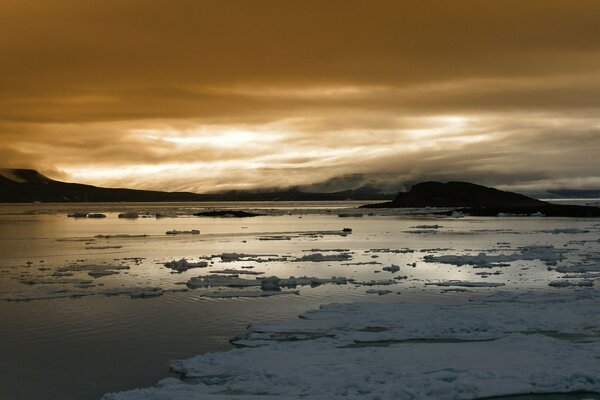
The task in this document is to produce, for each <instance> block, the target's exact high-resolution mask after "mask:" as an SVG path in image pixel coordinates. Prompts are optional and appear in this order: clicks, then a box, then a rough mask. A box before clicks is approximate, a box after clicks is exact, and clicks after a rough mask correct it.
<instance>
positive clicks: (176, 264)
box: [164, 258, 208, 272]
mask: <svg viewBox="0 0 600 400" xmlns="http://www.w3.org/2000/svg"><path fill="white" fill-rule="evenodd" d="M164 266H165V267H167V268H170V269H173V270H175V271H177V272H184V271H187V270H188V269H190V268H206V267H208V261H198V262H189V261H188V260H186V259H185V258H182V259H180V260H174V261H168V262H166V263H165V264H164Z"/></svg>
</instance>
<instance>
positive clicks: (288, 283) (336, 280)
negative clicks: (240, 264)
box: [260, 276, 348, 290]
mask: <svg viewBox="0 0 600 400" xmlns="http://www.w3.org/2000/svg"><path fill="white" fill-rule="evenodd" d="M260 282H261V288H262V289H263V290H279V289H280V288H282V287H292V288H293V287H296V286H306V285H310V286H319V285H323V284H326V283H332V284H336V285H345V284H347V283H348V278H346V277H344V276H334V277H332V278H329V279H322V278H316V277H314V276H311V277H308V276H301V277H298V278H296V277H293V276H290V277H289V278H279V277H277V276H269V277H266V278H262V279H260Z"/></svg>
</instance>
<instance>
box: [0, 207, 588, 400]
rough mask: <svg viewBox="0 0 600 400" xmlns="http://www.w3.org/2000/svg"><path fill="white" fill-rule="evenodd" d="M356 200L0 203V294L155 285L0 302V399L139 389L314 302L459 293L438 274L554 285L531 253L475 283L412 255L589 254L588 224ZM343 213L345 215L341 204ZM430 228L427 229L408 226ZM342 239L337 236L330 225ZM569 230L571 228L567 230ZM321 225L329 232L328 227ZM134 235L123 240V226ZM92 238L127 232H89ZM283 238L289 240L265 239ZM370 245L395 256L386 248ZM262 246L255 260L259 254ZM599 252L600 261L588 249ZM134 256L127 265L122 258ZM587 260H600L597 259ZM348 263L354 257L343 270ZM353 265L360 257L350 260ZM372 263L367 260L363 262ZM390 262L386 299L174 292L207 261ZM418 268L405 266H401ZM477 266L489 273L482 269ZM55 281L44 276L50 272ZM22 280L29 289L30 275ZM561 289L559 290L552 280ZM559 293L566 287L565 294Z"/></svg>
mask: <svg viewBox="0 0 600 400" xmlns="http://www.w3.org/2000/svg"><path fill="white" fill-rule="evenodd" d="M356 205H357V203H352V202H348V203H339V202H336V203H322V202H319V203H301V204H298V203H243V204H229V205H223V203H217V204H194V205H190V204H172V203H171V204H164V203H162V204H57V205H48V204H26V205H0V296H8V295H14V294H15V293H16V294H19V295H21V296H25V297H26V296H27V295H28V294H36V295H37V294H39V293H46V292H47V291H49V290H50V291H58V290H61V289H62V288H64V289H65V290H73V287H74V286H76V285H75V284H72V283H65V282H67V281H65V279H78V280H91V281H93V283H92V285H93V286H91V287H90V288H86V289H83V290H86V291H92V292H94V291H98V292H103V291H106V290H108V289H114V288H121V289H123V288H136V287H138V288H139V287H159V288H161V289H164V290H166V291H167V292H166V293H165V294H164V295H162V296H160V297H155V298H147V299H131V298H129V296H127V295H122V296H105V295H102V294H100V295H93V296H85V297H81V298H60V299H44V300H35V301H18V302H16V301H0V327H1V329H0V354H2V358H1V361H0V398H3V399H4V398H7V399H49V400H50V399H61V400H62V399H64V400H69V399H78V400H79V399H97V398H99V397H101V395H102V394H103V393H106V392H110V391H118V390H125V389H130V388H134V387H143V386H150V385H153V384H154V383H156V382H157V381H158V380H159V379H162V378H164V377H165V376H167V375H168V366H169V361H170V360H174V359H178V358H186V357H189V356H192V355H195V354H199V353H205V352H208V351H221V350H226V349H229V348H230V347H231V346H230V344H229V342H228V340H229V339H230V338H231V337H233V336H234V335H235V334H236V333H238V332H240V331H242V330H243V329H244V328H245V327H246V326H247V325H248V324H249V323H252V322H253V321H258V320H263V319H279V318H294V317H295V316H296V315H298V314H300V313H302V312H304V311H306V310H307V309H311V308H315V307H317V306H319V305H320V304H323V303H330V302H347V301H401V300H402V297H403V296H423V295H424V294H427V296H432V295H433V296H464V295H468V294H469V293H472V292H473V291H489V290H493V289H488V288H475V289H470V292H467V293H466V294H465V293H443V291H442V288H439V287H435V286H425V285H424V283H425V282H427V281H431V280H440V279H461V280H470V281H486V282H490V281H493V282H501V283H505V284H506V287H505V288H506V289H507V290H524V289H527V290H561V289H554V288H549V287H548V282H549V281H551V280H553V279H556V278H557V276H558V275H557V273H556V272H554V271H549V270H548V265H546V264H545V263H544V262H543V261H540V260H533V261H518V262H515V263H513V264H512V265H511V266H510V267H505V268H501V269H496V270H494V271H499V272H501V274H499V275H493V276H490V277H487V278H484V277H482V276H481V275H478V274H477V273H478V272H481V271H482V270H480V269H473V268H470V267H457V266H452V265H446V264H436V263H425V262H423V258H424V256H425V255H427V254H436V255H439V254H465V253H468V254H477V253H478V252H488V253H489V252H513V251H516V249H518V248H519V247H522V246H539V245H544V246H553V247H554V248H555V249H560V250H562V251H563V252H564V257H565V259H564V260H563V261H561V262H563V263H569V262H570V263H573V262H581V261H582V260H583V261H585V260H586V259H585V258H586V257H588V259H589V257H590V255H591V256H592V257H593V256H594V255H598V254H600V244H599V243H598V237H599V236H598V233H599V231H600V223H599V222H598V221H597V220H593V219H566V218H565V219H561V218H533V217H531V218H511V217H506V218H462V219H451V218H435V217H414V216H413V217H411V216H407V215H385V213H384V215H379V214H375V215H367V214H365V215H363V216H362V217H347V218H341V217H339V216H338V214H342V215H345V214H346V213H350V214H352V213H356V212H357V211H355V210H353V209H354V207H356ZM207 207H221V208H223V207H235V208H243V209H256V210H263V211H265V212H266V213H267V214H269V215H266V216H260V217H255V218H246V219H235V218H198V217H191V216H189V214H190V213H191V212H193V211H195V210H199V209H204V208H207ZM132 210H135V211H143V212H149V213H155V212H161V213H167V214H180V216H179V217H178V218H161V219H156V218H138V219H135V220H127V219H119V218H117V214H118V213H120V212H127V211H132ZM348 210H349V211H348ZM74 211H87V212H103V213H105V214H106V215H107V218H104V219H73V218H67V216H66V215H67V213H70V212H74ZM422 225H439V228H435V229H424V228H416V227H418V226H422ZM345 227H349V228H352V229H353V232H352V234H350V235H347V236H342V235H339V234H338V233H339V231H340V230H341V229H342V228H345ZM171 229H177V230H190V229H199V230H200V231H201V234H200V235H193V236H191V235H184V236H169V235H165V232H166V231H167V230H171ZM566 229H569V230H571V232H572V233H562V232H567V231H565V230H566ZM332 232H333V233H332ZM142 234H143V235H146V236H144V237H136V236H135V235H142ZM96 235H133V236H130V237H113V238H97V237H95V236H96ZM273 237H280V238H281V237H285V238H288V237H289V240H264V239H265V238H273ZM342 249H343V250H347V251H348V252H350V253H351V255H352V259H351V260H347V261H345V262H339V261H332V262H318V263H317V262H295V261H292V260H293V259H294V258H297V257H301V256H303V255H306V254H312V253H316V252H323V250H336V251H330V252H324V254H334V253H335V254H337V253H339V252H340V251H341V250H342ZM374 249H392V250H400V249H405V250H403V251H397V252H390V251H385V250H383V251H382V250H374ZM232 252H236V253H246V254H253V255H264V256H263V258H269V257H274V258H281V257H286V258H287V260H286V261H284V260H276V261H269V262H256V261H245V262H242V261H240V262H233V263H226V262H223V261H222V260H221V259H220V258H219V257H216V255H218V254H221V253H232ZM267 255H268V256H267ZM182 257H185V258H188V259H190V260H193V261H196V260H199V259H207V260H210V261H213V262H214V263H213V264H211V266H210V267H209V268H203V269H191V270H189V271H187V272H184V273H181V274H173V273H172V271H170V270H168V269H166V268H164V267H163V263H164V262H166V261H170V260H174V259H180V258H182ZM599 257H600V256H599ZM134 259H136V260H137V261H134ZM599 259H600V258H599ZM348 263H353V265H348ZM359 263H362V264H359ZM366 263H379V264H366ZM392 263H393V264H397V265H399V266H400V267H401V271H400V274H402V275H407V276H408V279H406V280H400V281H398V283H397V284H395V285H393V286H389V287H388V286H386V287H382V288H384V289H385V288H389V289H390V290H392V293H391V294H389V295H386V296H377V295H373V294H367V293H366V289H368V287H365V286H360V285H351V284H349V285H340V286H337V285H323V286H319V287H314V288H311V287H302V288H300V289H299V290H300V294H299V295H285V296H275V297H267V298H233V299H211V298H207V297H204V296H203V294H205V293H207V292H209V291H211V290H212V289H196V290H189V291H181V290H182V289H185V285H183V284H184V283H185V282H186V281H187V280H188V279H189V278H190V277H193V276H198V275H203V274H208V273H210V271H211V270H216V269H223V268H239V267H241V266H253V267H254V269H253V270H254V271H259V272H264V273H265V275H266V276H269V275H277V276H280V277H289V276H303V275H306V276H317V277H320V278H329V277H332V276H346V277H348V278H353V279H356V280H370V279H390V278H391V277H392V276H393V275H392V274H390V273H388V272H385V271H382V267H384V266H387V265H390V264H392ZM412 263H417V264H416V267H412V266H409V265H408V264H412ZM86 264H95V265H128V266H130V269H128V270H121V271H120V272H119V273H118V274H116V275H111V276H104V277H100V278H95V279H94V278H92V277H90V276H89V275H87V272H88V271H85V270H82V271H76V272H73V275H72V276H69V277H56V276H54V275H53V274H54V273H55V272H57V271H59V270H60V269H61V268H64V267H65V266H67V267H68V266H77V265H86ZM486 271H488V272H489V271H490V270H487V269H486ZM61 280H62V282H63V283H56V282H53V281H57V282H61ZM32 283H33V284H32ZM562 290H564V289H562ZM566 290H569V289H566Z"/></svg>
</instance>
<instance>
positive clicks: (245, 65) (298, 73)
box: [0, 0, 600, 192]
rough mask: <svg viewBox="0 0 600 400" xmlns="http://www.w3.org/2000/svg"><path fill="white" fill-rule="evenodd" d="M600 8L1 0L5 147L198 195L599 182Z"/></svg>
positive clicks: (49, 167) (583, 4) (98, 178)
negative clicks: (424, 183)
mask: <svg viewBox="0 0 600 400" xmlns="http://www.w3.org/2000/svg"><path fill="white" fill-rule="evenodd" d="M597 15H600V4H599V3H598V2H595V1H585V0H577V1H575V2H573V1H551V0H546V1H528V2H522V1H486V2H481V1H469V0H463V1H460V2H439V1H419V2H408V1H407V2H403V1H376V2H373V3H370V4H367V3H365V2H363V1H348V0H346V1H337V0H332V1H327V2H323V1H311V0H306V1H286V2H280V1H274V0H273V1H264V0H257V1H253V2H244V1H235V0H222V1H184V0H179V1H173V2H168V3H165V2H159V1H143V2H142V1H118V2H117V1H112V0H107V1H102V2H100V1H98V2H85V3H82V2H79V1H69V0H58V1H54V2H52V4H49V3H45V2H39V1H26V0H25V1H6V2H3V3H2V4H0V159H2V160H3V161H2V164H3V166H6V167H33V168H37V169H39V170H40V171H42V172H45V173H47V174H49V175H50V176H52V177H56V178H60V179H66V180H71V181H79V182H85V183H92V184H98V185H105V186H125V187H135V188H149V189H161V190H190V191H198V192H210V191H218V190H224V189H257V188H272V187H290V186H306V185H308V186H309V187H310V185H312V187H314V188H321V189H323V188H330V189H332V190H333V189H342V188H344V186H352V185H363V184H373V185H380V186H384V187H390V188H398V187H401V186H402V185H403V184H409V183H411V182H416V181H419V180H425V179H439V180H450V179H454V180H456V179H459V180H470V181H474V182H478V183H482V184H489V185H495V186H500V187H504V188H519V189H527V190H542V189H547V188H555V187H572V188H598V187H600V172H598V171H600V158H599V157H598V154H600V117H599V116H598V115H599V114H598V110H599V109H600V72H598V71H600V24H598V23H597V22H598V21H597V17H596V16H597ZM319 185H321V186H319Z"/></svg>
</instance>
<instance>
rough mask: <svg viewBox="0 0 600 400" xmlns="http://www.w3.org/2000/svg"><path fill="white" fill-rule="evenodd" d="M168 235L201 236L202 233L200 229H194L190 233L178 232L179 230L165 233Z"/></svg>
mask: <svg viewBox="0 0 600 400" xmlns="http://www.w3.org/2000/svg"><path fill="white" fill-rule="evenodd" d="M165 234H166V235H199V234H200V231H199V230H198V229H192V230H189V231H178V230H177V229H172V230H170V231H166V232H165Z"/></svg>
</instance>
